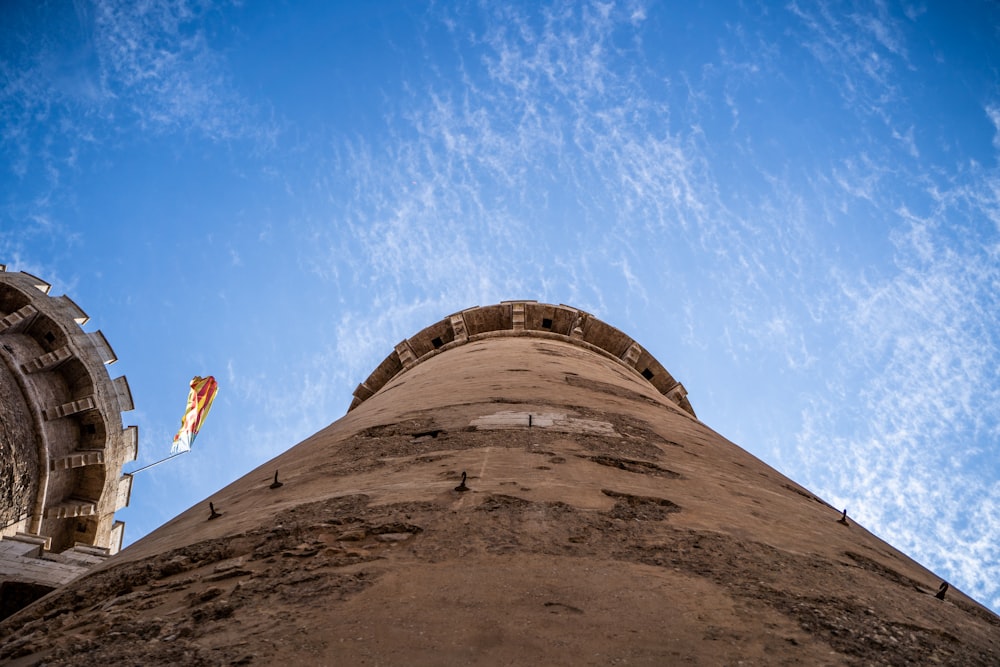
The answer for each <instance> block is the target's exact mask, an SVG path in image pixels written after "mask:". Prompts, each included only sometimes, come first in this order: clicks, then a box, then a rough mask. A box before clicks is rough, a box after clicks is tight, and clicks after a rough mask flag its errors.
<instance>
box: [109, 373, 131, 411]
mask: <svg viewBox="0 0 1000 667" xmlns="http://www.w3.org/2000/svg"><path fill="white" fill-rule="evenodd" d="M111 383H112V384H113V385H114V388H115V395H116V396H117V397H118V410H119V411H120V412H131V411H132V410H134V409H135V403H133V402H132V389H131V388H130V387H129V386H128V380H127V379H125V376H124V375H120V376H118V377H116V378H115V379H114V380H112V381H111Z"/></svg>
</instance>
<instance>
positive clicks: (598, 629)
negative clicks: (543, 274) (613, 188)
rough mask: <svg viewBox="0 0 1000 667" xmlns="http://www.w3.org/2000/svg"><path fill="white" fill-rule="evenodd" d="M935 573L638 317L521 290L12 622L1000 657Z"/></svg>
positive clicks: (95, 652) (16, 653)
mask: <svg viewBox="0 0 1000 667" xmlns="http://www.w3.org/2000/svg"><path fill="white" fill-rule="evenodd" d="M831 464H832V465H846V463H845V462H842V461H836V460H833V461H831ZM940 584H941V581H940V580H939V579H938V577H936V576H935V575H934V574H933V573H931V572H929V571H928V570H926V569H925V568H923V567H922V566H920V565H919V564H918V563H916V562H914V561H913V560H911V559H909V558H907V557H906V556H905V555H904V554H902V553H900V552H899V551H897V550H896V549H894V548H892V547H891V546H890V545H888V544H886V543H885V542H883V541H882V540H880V539H878V538H877V537H875V536H874V535H872V534H871V533H869V532H868V531H866V530H865V529H864V528H863V527H861V526H860V525H858V524H856V523H854V522H853V521H852V520H851V519H850V517H845V516H844V515H843V514H842V512H841V511H839V510H838V509H835V508H833V507H830V506H829V505H828V504H827V503H825V502H824V501H823V500H822V499H821V498H818V497H817V496H816V495H815V494H813V493H811V492H810V491H809V490H807V489H804V488H802V487H801V486H799V485H798V484H796V483H794V482H793V481H791V480H789V479H787V478H786V477H784V476H782V475H781V474H779V473H778V472H776V471H775V470H773V469H772V468H770V467H768V466H767V465H765V464H763V463H762V462H761V461H759V460H757V459H756V458H754V457H753V456H751V455H749V454H748V453H746V452H745V451H743V450H742V449H740V448H739V447H737V446H736V445H734V444H733V443H731V442H729V441H727V440H726V439H725V438H723V437H722V436H720V435H719V434H717V433H715V432H714V431H712V430H711V429H710V428H709V427H707V426H706V425H705V424H703V423H702V422H700V421H699V420H698V419H697V418H696V417H695V415H694V412H693V411H692V409H691V406H690V404H689V403H688V401H687V398H686V396H685V392H684V390H683V388H682V387H681V386H680V385H679V384H677V382H676V381H675V380H674V379H673V378H672V377H671V376H670V374H669V373H667V372H666V370H664V368H663V367H662V365H660V364H659V363H658V362H657V361H656V360H655V359H653V357H652V356H650V355H649V353H648V352H646V350H645V349H644V348H642V347H641V346H640V345H638V344H637V343H635V342H634V341H632V340H631V339H630V338H628V337H627V336H626V335H625V334H623V333H621V332H620V331H618V330H616V329H614V328H613V327H611V326H608V325H607V324H604V323H603V322H600V321H599V320H597V319H596V318H594V317H591V316H590V315H587V314H586V313H583V312H580V311H578V310H575V309H573V308H568V307H566V306H551V305H545V304H538V303H534V302H525V301H518V302H506V303H502V304H499V305H495V306H489V307H486V308H472V309H469V310H465V311H462V312H460V313H456V314H455V315H452V316H450V317H448V318H445V319H444V320H442V321H441V322H438V323H437V324H434V325H432V326H431V327H428V328H427V329H425V330H424V331H422V332H420V333H419V334H417V335H416V336H414V337H412V338H410V339H408V340H406V341H403V342H402V343H400V344H399V345H398V346H396V349H395V350H394V351H393V352H392V354H390V355H389V357H388V358H387V359H386V360H385V361H384V362H383V363H382V364H380V365H379V367H378V368H377V369H376V370H375V372H373V373H372V375H371V376H370V377H369V378H368V379H367V380H366V381H365V382H363V383H362V384H361V385H360V386H359V387H358V389H357V390H356V391H355V400H354V402H353V404H352V408H351V410H350V411H349V412H348V414H347V415H345V416H344V417H343V418H341V419H340V420H338V421H337V422H335V423H333V424H331V425H330V426H329V427H327V428H325V429H323V430H322V431H320V432H319V433H317V434H315V435H314V436H312V437H310V438H308V439H306V440H305V441H303V442H301V443H299V444H298V445H296V446H295V447H293V448H291V449H289V450H288V451H287V452H285V453H284V454H281V455H280V456H278V457H277V458H275V459H274V460H272V461H271V462H269V463H267V464H266V465H264V466H261V467H260V468H258V469H256V470H254V471H253V472H251V473H249V474H248V475H246V476H244V477H243V478H242V479H240V480H238V481H236V482H234V483H233V484H231V485H229V486H227V487H226V488H224V489H221V490H220V491H218V492H217V493H215V494H213V495H212V496H211V497H210V498H207V499H206V500H205V502H203V503H199V504H198V505H197V506H195V507H192V508H191V509H189V510H188V511H186V512H184V513H182V514H180V515H179V516H177V517H176V518H174V519H173V520H171V521H170V522H168V523H167V524H165V525H164V526H162V527H161V528H159V529H158V530H156V531H154V532H153V533H151V534H150V535H148V536H147V537H145V538H143V539H142V540H140V541H139V542H137V543H136V544H134V545H132V546H130V547H129V548H128V549H125V550H124V551H122V552H121V553H120V554H118V555H117V556H115V557H113V558H111V559H109V560H108V561H107V562H106V563H105V564H104V565H102V566H101V567H100V568H99V569H98V570H97V571H95V572H92V573H91V574H89V575H87V576H86V577H84V578H82V579H80V580H77V581H75V582H73V583H72V584H70V585H68V586H66V587H64V588H62V589H60V590H59V591H56V592H53V593H52V594H50V595H49V596H47V597H46V598H44V599H42V600H39V601H38V602H36V603H35V604H34V605H32V606H31V607H29V608H27V609H25V610H23V611H22V612H20V613H19V614H17V615H15V616H14V617H12V618H9V619H7V620H6V621H5V622H3V623H2V624H0V661H3V660H6V661H8V662H10V664H12V665H37V664H42V663H44V664H46V665H66V664H94V663H98V662H104V663H107V664H142V665H167V664H170V665H173V664H190V665H215V664H288V665H292V664H294V665H300V664H302V665H306V664H308V665H312V664H317V665H319V664H330V665H333V664H348V665H360V664H371V665H393V664H398V665H404V664H405V665H442V664H486V665H492V664H544V665H580V664H595V665H606V664H649V665H664V664H708V665H716V664H767V665H772V664H809V665H836V664H931V663H945V664H956V665H958V664H960V665H995V664H998V663H1000V619H998V618H997V616H995V615H994V614H992V613H991V612H990V611H988V610H987V609H985V608H984V607H982V606H981V605H979V604H977V603H976V602H975V601H973V600H971V599H970V598H968V597H967V596H966V595H964V594H962V593H961V592H960V591H957V590H955V589H953V588H952V589H950V590H947V591H945V592H944V593H943V595H942V596H941V597H936V595H935V594H936V593H937V592H938V591H939V585H940Z"/></svg>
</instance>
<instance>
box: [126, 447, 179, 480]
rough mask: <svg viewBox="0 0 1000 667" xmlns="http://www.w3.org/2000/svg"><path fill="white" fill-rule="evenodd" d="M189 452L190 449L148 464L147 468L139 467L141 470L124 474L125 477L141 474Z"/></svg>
mask: <svg viewBox="0 0 1000 667" xmlns="http://www.w3.org/2000/svg"><path fill="white" fill-rule="evenodd" d="M190 451H191V450H190V449H185V450H184V451H183V452H177V453H176V454H171V455H170V456H168V457H167V458H165V459H160V460H159V461H156V462H155V463H150V464H149V465H148V466H143V467H141V468H139V469H137V470H133V471H132V472H127V473H125V474H126V475H134V474H136V473H137V472H142V471H143V470H147V469H149V468H152V467H153V466H158V465H160V464H161V463H163V462H165V461H169V460H170V459H172V458H174V457H176V456H180V455H181V454H187V453H188V452H190Z"/></svg>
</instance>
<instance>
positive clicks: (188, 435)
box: [170, 375, 219, 454]
mask: <svg viewBox="0 0 1000 667" xmlns="http://www.w3.org/2000/svg"><path fill="white" fill-rule="evenodd" d="M218 391H219V383H218V382H216V381H215V378H214V377H212V376H211V375H209V376H208V377H204V378H203V377H199V376H197V375H196V376H194V379H193V380H191V391H190V392H188V400H187V410H185V412H184V417H182V418H181V430H179V431H177V435H175V436H174V444H173V446H172V447H171V448H170V453H171V454H180V453H182V452H188V451H191V445H192V443H194V439H195V436H197V435H198V431H199V430H201V425H202V424H204V423H205V417H207V416H208V411H209V410H211V409H212V401H214V400H215V394H216V393H217V392H218Z"/></svg>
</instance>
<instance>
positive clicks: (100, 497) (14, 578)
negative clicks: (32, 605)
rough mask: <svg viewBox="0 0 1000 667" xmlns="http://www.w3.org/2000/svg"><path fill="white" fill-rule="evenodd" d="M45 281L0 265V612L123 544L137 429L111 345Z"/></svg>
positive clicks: (72, 575)
mask: <svg viewBox="0 0 1000 667" xmlns="http://www.w3.org/2000/svg"><path fill="white" fill-rule="evenodd" d="M49 287H50V286H49V284H48V283H46V282H44V281H42V280H40V279H38V278H36V277H34V276H32V275H30V274H27V273H13V272H7V271H6V267H4V266H2V265H0V618H3V617H4V616H6V615H7V614H9V613H11V612H12V611H14V610H16V609H17V608H19V607H21V606H23V604H25V603H26V602H28V601H30V600H32V599H34V598H37V597H39V596H40V595H41V594H43V593H44V592H47V591H48V590H51V589H52V588H54V587H56V586H59V585H61V584H64V583H66V582H68V581H71V580H72V579H74V578H76V577H78V576H80V575H81V574H83V573H84V572H85V571H87V570H88V569H90V568H91V567H92V566H93V565H95V564H97V563H100V562H102V561H103V560H104V559H105V558H107V556H109V555H110V554H114V553H117V552H118V550H119V549H120V548H121V543H122V535H123V530H124V524H123V523H122V522H121V521H115V518H114V515H115V511H116V510H118V509H121V508H122V507H124V506H125V505H127V504H128V499H129V493H130V491H131V487H132V477H131V476H130V475H121V474H120V473H121V468H122V464H123V463H125V462H126V461H131V460H134V459H135V456H136V446H137V436H136V428H135V427H134V426H130V427H128V428H126V429H123V428H122V419H121V413H122V411H127V410H131V409H132V407H133V406H132V396H131V394H130V392H129V387H128V382H126V380H125V378H124V377H118V378H115V379H114V380H112V379H111V377H110V376H109V375H108V371H107V369H106V368H105V366H106V365H107V364H111V363H113V362H114V361H115V355H114V352H113V351H112V350H111V347H110V346H109V345H108V342H107V340H106V339H105V338H104V335H103V334H102V333H101V332H100V331H95V332H92V333H87V332H85V331H84V330H83V329H82V328H81V327H82V325H83V324H85V323H86V322H87V319H88V318H87V315H86V314H85V313H84V312H83V311H82V310H81V309H80V308H79V306H77V305H76V304H75V303H74V302H73V301H72V300H71V299H70V298H69V297H68V296H59V297H51V296H49V294H48V293H49Z"/></svg>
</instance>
